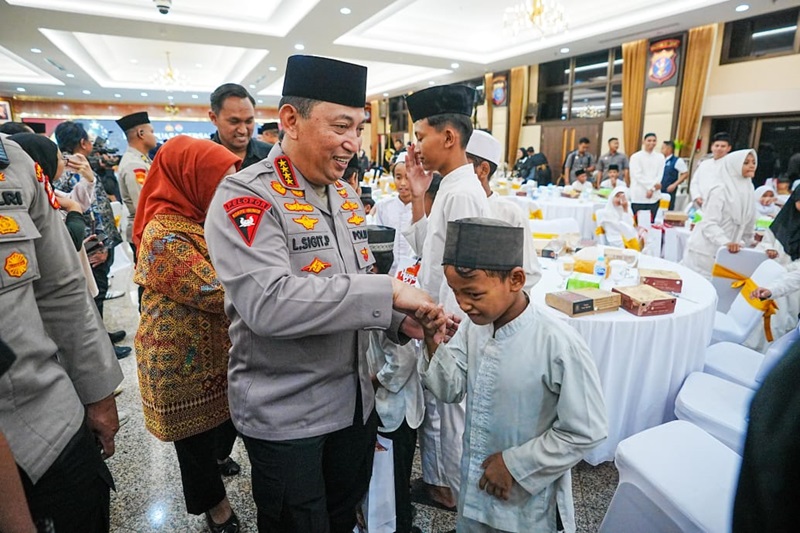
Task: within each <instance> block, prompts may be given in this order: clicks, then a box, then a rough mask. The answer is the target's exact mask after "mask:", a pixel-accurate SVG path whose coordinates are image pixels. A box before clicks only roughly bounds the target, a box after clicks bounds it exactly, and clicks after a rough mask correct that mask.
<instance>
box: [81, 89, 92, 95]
mask: <svg viewBox="0 0 800 533" xmlns="http://www.w3.org/2000/svg"><path fill="white" fill-rule="evenodd" d="M81 92H82V93H83V94H92V91H90V90H89V89H84V90H82V91H81Z"/></svg>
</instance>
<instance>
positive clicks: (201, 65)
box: [194, 63, 203, 68]
mask: <svg viewBox="0 0 800 533" xmlns="http://www.w3.org/2000/svg"><path fill="white" fill-rule="evenodd" d="M194 66H195V67H197V68H203V64H202V63H195V64H194Z"/></svg>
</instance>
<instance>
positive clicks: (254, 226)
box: [222, 196, 272, 246]
mask: <svg viewBox="0 0 800 533" xmlns="http://www.w3.org/2000/svg"><path fill="white" fill-rule="evenodd" d="M222 207H223V208H224V209H225V212H226V213H228V218H230V219H231V222H233V226H234V227H235V228H236V230H237V231H238V232H239V235H240V236H241V237H242V240H243V241H244V243H245V244H246V245H247V246H252V245H253V240H254V239H255V238H256V231H258V226H259V225H260V224H261V219H262V218H263V217H264V213H265V212H266V211H268V210H269V209H271V208H272V204H271V203H269V202H267V201H266V200H264V199H263V198H256V197H255V196H239V197H237V198H234V199H232V200H229V201H227V202H225V203H224V204H223V206H222Z"/></svg>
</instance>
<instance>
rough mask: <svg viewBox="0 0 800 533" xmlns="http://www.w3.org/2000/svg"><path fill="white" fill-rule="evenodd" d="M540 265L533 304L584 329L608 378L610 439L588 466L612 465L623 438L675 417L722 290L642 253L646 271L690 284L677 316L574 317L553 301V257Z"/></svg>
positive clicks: (556, 283)
mask: <svg viewBox="0 0 800 533" xmlns="http://www.w3.org/2000/svg"><path fill="white" fill-rule="evenodd" d="M540 263H541V265H542V267H543V271H542V274H543V275H542V279H541V281H540V282H539V283H538V284H537V285H536V286H534V287H533V289H532V290H531V301H532V302H533V303H534V305H537V306H539V307H541V308H543V309H547V310H548V311H549V312H550V313H552V314H553V316H556V317H558V318H560V319H562V320H564V321H565V322H567V323H568V324H569V325H571V326H572V327H573V328H575V329H576V330H577V331H578V333H579V334H580V335H581V336H582V337H583V338H584V339H585V340H586V342H587V344H588V345H589V349H590V350H591V351H592V355H593V356H594V360H595V363H596V364H597V369H598V371H599V374H600V382H601V384H602V388H603V394H604V396H605V401H606V410H607V415H608V424H609V430H608V439H607V440H606V441H604V442H603V443H602V444H601V445H600V446H598V447H597V448H595V449H594V450H592V451H591V452H590V453H589V454H588V455H587V456H586V461H587V462H589V463H590V464H594V465H596V464H599V463H601V462H603V461H611V460H612V459H614V452H615V450H616V448H617V444H619V442H620V441H621V440H623V439H625V438H627V437H630V436H631V435H634V434H636V433H638V432H640V431H643V430H645V429H647V428H650V427H653V426H657V425H659V424H662V423H664V422H666V421H669V420H673V419H674V418H675V416H674V414H673V409H674V405H675V397H676V396H677V394H678V391H679V390H680V388H681V385H683V381H684V379H685V378H686V376H688V375H689V374H691V373H692V372H697V371H701V370H702V369H703V365H704V362H705V350H706V347H707V346H708V344H709V341H710V340H711V332H712V330H713V327H714V313H715V309H716V305H717V295H716V292H715V291H714V287H713V286H712V285H711V283H709V282H708V281H707V280H705V279H703V278H702V277H701V276H700V275H698V274H696V273H695V272H692V271H691V270H689V269H687V268H685V267H682V266H680V265H677V264H675V263H672V262H669V261H665V260H664V259H659V258H655V257H647V256H641V257H640V265H639V266H641V267H642V268H652V269H661V270H672V271H675V272H678V273H679V274H680V276H681V278H682V279H683V292H682V293H681V295H680V296H679V297H678V300H677V304H676V306H675V312H674V313H672V314H669V315H661V316H653V317H638V316H634V315H632V314H630V313H628V312H627V311H624V310H622V309H619V310H618V311H614V312H607V313H601V314H597V315H590V316H581V317H577V318H571V317H569V316H567V315H565V314H564V313H562V312H560V311H558V310H556V309H553V308H551V307H549V306H548V305H547V304H545V294H546V293H548V292H553V291H557V290H561V289H560V287H561V286H563V281H562V280H561V278H560V277H559V276H558V274H557V273H556V270H555V263H554V262H553V261H552V260H549V259H540Z"/></svg>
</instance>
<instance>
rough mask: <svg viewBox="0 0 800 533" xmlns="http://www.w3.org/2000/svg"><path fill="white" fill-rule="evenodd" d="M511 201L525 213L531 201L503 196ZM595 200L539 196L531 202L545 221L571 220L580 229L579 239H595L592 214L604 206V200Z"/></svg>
mask: <svg viewBox="0 0 800 533" xmlns="http://www.w3.org/2000/svg"><path fill="white" fill-rule="evenodd" d="M503 198H508V199H509V200H513V201H514V202H515V203H516V204H517V205H519V206H520V207H522V209H523V211H525V212H526V213H527V212H529V210H530V205H531V199H530V198H528V197H527V196H504V197H503ZM596 198H597V199H592V200H582V199H578V198H565V197H563V196H557V197H555V198H548V197H547V196H540V197H539V198H537V199H535V200H533V201H534V202H536V205H538V206H539V208H540V209H541V210H542V217H543V218H544V219H545V220H550V219H553V218H573V219H575V220H576V221H577V222H578V227H579V228H580V232H581V238H583V239H594V238H595V232H594V230H595V227H596V224H595V221H594V217H593V215H594V213H595V211H597V210H598V209H602V208H604V207H605V205H606V200H604V199H602V198H599V197H596Z"/></svg>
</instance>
